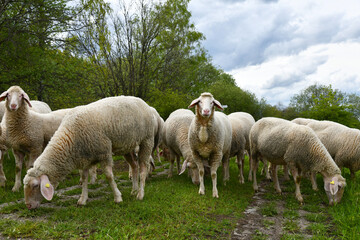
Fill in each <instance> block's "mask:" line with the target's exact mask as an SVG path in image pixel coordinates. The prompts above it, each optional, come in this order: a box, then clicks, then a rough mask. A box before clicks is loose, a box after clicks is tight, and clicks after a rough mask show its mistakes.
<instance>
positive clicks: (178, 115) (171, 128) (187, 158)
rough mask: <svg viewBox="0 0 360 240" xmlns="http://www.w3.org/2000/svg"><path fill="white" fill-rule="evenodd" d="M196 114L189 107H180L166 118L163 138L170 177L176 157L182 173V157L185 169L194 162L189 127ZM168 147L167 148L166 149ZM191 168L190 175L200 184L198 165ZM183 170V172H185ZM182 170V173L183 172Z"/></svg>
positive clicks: (178, 167) (178, 169)
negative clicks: (189, 139)
mask: <svg viewBox="0 0 360 240" xmlns="http://www.w3.org/2000/svg"><path fill="white" fill-rule="evenodd" d="M194 117H195V114H194V113H193V112H192V111H190V110H187V109H178V110H176V111H174V112H172V113H171V114H170V116H169V117H168V118H167V119H166V121H165V124H164V128H163V132H162V135H163V136H162V139H163V143H164V145H165V146H164V147H163V151H164V152H165V153H167V152H168V154H164V155H167V158H168V159H169V161H170V169H169V174H168V176H169V177H172V173H173V165H174V160H175V158H176V163H177V171H178V174H180V157H183V158H184V164H183V171H185V168H186V167H187V166H188V163H192V162H193V159H192V154H191V149H190V145H189V141H188V133H189V127H190V124H191V122H192V120H193V119H194ZM164 148H166V149H164ZM190 165H191V166H192V168H191V169H190V175H191V178H192V181H193V183H194V184H199V177H198V172H197V169H196V165H194V164H189V166H190ZM183 171H182V172H183ZM182 172H181V173H182Z"/></svg>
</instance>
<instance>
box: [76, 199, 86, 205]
mask: <svg viewBox="0 0 360 240" xmlns="http://www.w3.org/2000/svg"><path fill="white" fill-rule="evenodd" d="M77 205H78V206H85V205H86V200H85V199H82V198H80V199H79V200H78V202H77Z"/></svg>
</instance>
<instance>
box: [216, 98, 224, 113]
mask: <svg viewBox="0 0 360 240" xmlns="http://www.w3.org/2000/svg"><path fill="white" fill-rule="evenodd" d="M214 105H215V106H216V107H217V108H218V109H220V110H222V111H224V108H223V107H222V105H221V103H220V102H219V101H218V100H216V99H214Z"/></svg>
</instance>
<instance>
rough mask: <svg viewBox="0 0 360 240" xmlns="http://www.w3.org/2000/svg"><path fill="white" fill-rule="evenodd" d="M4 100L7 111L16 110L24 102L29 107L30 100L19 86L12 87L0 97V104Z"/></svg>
mask: <svg viewBox="0 0 360 240" xmlns="http://www.w3.org/2000/svg"><path fill="white" fill-rule="evenodd" d="M5 99H6V108H7V109H8V110H9V111H16V110H18V109H19V108H20V107H21V106H22V104H23V102H24V101H25V102H26V103H27V104H28V105H29V107H31V103H30V98H29V96H28V95H27V94H26V92H25V91H24V90H22V88H21V87H19V86H12V87H10V88H9V89H8V90H7V91H5V92H3V93H2V94H1V95H0V102H1V101H4V100H5Z"/></svg>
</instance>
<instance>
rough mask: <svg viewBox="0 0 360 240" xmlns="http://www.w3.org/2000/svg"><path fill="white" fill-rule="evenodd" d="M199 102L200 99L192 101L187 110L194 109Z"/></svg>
mask: <svg viewBox="0 0 360 240" xmlns="http://www.w3.org/2000/svg"><path fill="white" fill-rule="evenodd" d="M199 102H200V98H197V99H195V100H193V101H192V102H191V103H190V105H189V107H188V108H193V107H195V105H196V104H198V103H199Z"/></svg>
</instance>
